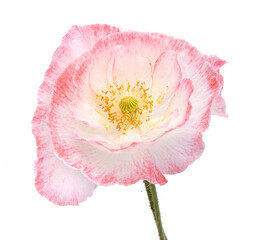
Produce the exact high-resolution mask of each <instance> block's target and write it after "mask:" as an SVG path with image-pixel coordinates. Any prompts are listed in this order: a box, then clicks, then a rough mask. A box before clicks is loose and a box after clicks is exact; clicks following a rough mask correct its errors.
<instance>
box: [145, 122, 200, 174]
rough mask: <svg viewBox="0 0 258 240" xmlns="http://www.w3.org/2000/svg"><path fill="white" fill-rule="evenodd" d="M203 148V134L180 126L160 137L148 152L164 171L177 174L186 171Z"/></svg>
mask: <svg viewBox="0 0 258 240" xmlns="http://www.w3.org/2000/svg"><path fill="white" fill-rule="evenodd" d="M203 150H204V143H203V141H202V134H201V133H200V132H198V131H196V130H194V129H187V128H184V127H180V128H177V129H175V130H173V131H171V132H169V133H168V134H166V135H164V136H163V137H162V138H160V139H158V140H157V141H156V142H155V143H154V144H153V145H152V146H151V147H150V148H149V149H148V152H149V153H150V155H151V157H152V159H153V160H154V162H155V164H156V166H157V167H158V169H159V170H160V171H161V172H162V173H164V174H175V173H180V172H182V171H184V170H185V169H186V168H187V166H188V165H189V164H191V163H192V162H193V161H194V160H196V159H197V158H199V157H200V156H201V154H202V152H203Z"/></svg>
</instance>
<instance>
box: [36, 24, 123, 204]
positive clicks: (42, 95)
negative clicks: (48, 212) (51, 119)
mask: <svg viewBox="0 0 258 240" xmlns="http://www.w3.org/2000/svg"><path fill="white" fill-rule="evenodd" d="M114 32H119V29H117V28H114V27H111V26H108V25H90V26H82V27H78V26H73V27H72V28H71V30H70V31H69V32H68V33H67V34H66V35H65V36H64V38H63V41H62V45H61V46H60V47H59V48H58V49H57V50H56V52H55V53H54V55H53V59H52V62H51V64H50V66H49V69H48V70H47V72H46V74H45V79H44V83H43V84H42V85H41V87H40V89H39V93H38V107H37V109H36V112H35V114H34V118H33V121H32V125H33V133H34V135H35V138H36V141H37V146H38V150H37V154H38V161H37V162H36V166H35V173H36V183H35V184H36V188H37V190H38V191H39V193H40V194H41V195H43V196H45V197H46V198H48V199H49V200H50V201H52V202H54V203H55V204H58V205H78V203H79V202H81V201H84V200H85V199H86V198H87V197H89V196H91V195H92V192H93V190H94V189H95V187H96V185H95V184H94V183H92V182H91V181H89V180H88V179H87V178H86V177H85V176H84V175H82V174H81V173H80V172H79V171H78V170H74V169H71V168H69V167H67V166H66V165H64V163H63V162H62V160H60V159H58V158H57V157H56V155H55V154H54V152H53V147H52V144H51V138H50V135H49V132H48V128H47V123H46V122H47V119H48V113H49V108H50V103H51V98H52V88H53V86H54V85H55V83H56V80H57V79H58V77H59V75H60V74H61V73H62V72H63V71H64V70H65V68H66V67H67V66H68V65H69V64H70V63H71V62H73V61H74V60H75V59H76V58H77V57H79V56H80V55H82V54H83V53H84V52H87V51H89V50H91V48H92V47H93V46H94V45H95V44H96V42H97V41H99V40H100V39H101V38H103V37H105V36H107V35H108V34H111V33H114Z"/></svg>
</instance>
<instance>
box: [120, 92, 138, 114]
mask: <svg viewBox="0 0 258 240" xmlns="http://www.w3.org/2000/svg"><path fill="white" fill-rule="evenodd" d="M119 108H120V109H121V112H122V113H123V114H124V113H126V112H127V113H134V114H135V115H136V113H137V108H138V101H137V99H136V98H135V97H131V96H127V97H124V98H122V99H121V100H120V102H119Z"/></svg>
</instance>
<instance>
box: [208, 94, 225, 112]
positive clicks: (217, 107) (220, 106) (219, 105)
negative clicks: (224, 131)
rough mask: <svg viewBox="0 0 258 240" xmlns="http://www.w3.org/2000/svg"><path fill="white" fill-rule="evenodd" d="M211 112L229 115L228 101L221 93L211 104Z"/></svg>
mask: <svg viewBox="0 0 258 240" xmlns="http://www.w3.org/2000/svg"><path fill="white" fill-rule="evenodd" d="M211 114H213V115H218V116H220V117H227V116H228V115H227V113H226V103H225V100H224V99H223V98H222V96H221V95H218V96H216V97H215V98H214V100H213V102H212V105H211Z"/></svg>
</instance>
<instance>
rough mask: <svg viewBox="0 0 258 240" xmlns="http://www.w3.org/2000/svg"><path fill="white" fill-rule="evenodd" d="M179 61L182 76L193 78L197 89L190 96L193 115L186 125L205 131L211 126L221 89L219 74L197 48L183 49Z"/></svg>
mask: <svg viewBox="0 0 258 240" xmlns="http://www.w3.org/2000/svg"><path fill="white" fill-rule="evenodd" d="M178 62H179V65H180V67H181V71H182V77H183V78H189V79H191V80H192V84H193V87H194V89H195V90H194V91H193V93H192V95H191V98H190V102H191V105H192V110H191V116H190V118H189V120H188V122H187V123H186V125H187V126H189V127H191V128H194V129H198V130H199V131H201V132H203V131H205V130H206V129H207V128H208V126H209V121H210V108H211V105H212V102H213V99H214V98H215V97H216V96H217V95H218V93H219V91H220V85H219V83H218V78H219V74H218V73H217V72H216V71H215V70H214V69H213V68H212V67H211V65H210V64H208V63H206V62H205V60H204V58H203V57H202V56H201V55H200V53H199V52H198V51H196V50H195V49H188V50H184V51H181V52H180V53H179V54H178Z"/></svg>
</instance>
